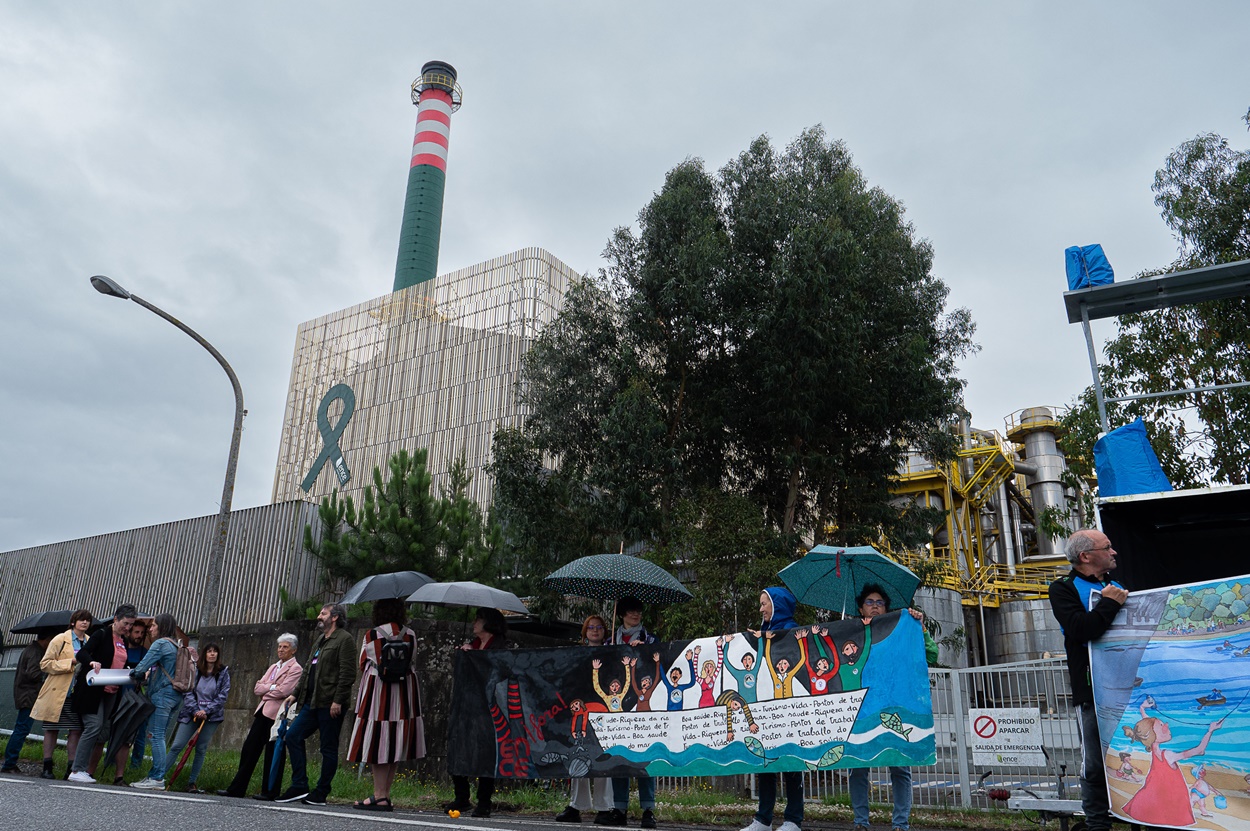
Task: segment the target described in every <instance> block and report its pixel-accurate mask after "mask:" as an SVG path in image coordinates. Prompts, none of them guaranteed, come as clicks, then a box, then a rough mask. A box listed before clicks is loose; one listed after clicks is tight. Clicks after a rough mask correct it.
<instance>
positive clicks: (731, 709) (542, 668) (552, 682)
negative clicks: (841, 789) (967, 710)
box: [448, 612, 936, 779]
mask: <svg viewBox="0 0 1250 831" xmlns="http://www.w3.org/2000/svg"><path fill="white" fill-rule="evenodd" d="M763 634H764V636H760V635H759V634H758V633H754V632H741V633H736V634H730V635H723V636H719V637H718V636H711V637H706V638H698V639H695V640H690V641H677V642H670V643H656V644H646V645H641V646H632V647H631V646H607V647H594V648H592V647H566V648H557V649H516V650H483V651H474V652H460V653H459V654H457V656H456V660H455V668H454V673H455V677H454V693H453V696H452V705H451V713H450V717H449V718H450V730H449V733H450V735H449V739H448V769H449V771H450V772H451V773H453V774H458V775H463V776H494V777H499V778H515V779H547V778H566V777H570V776H572V777H581V776H592V777H594V776H641V775H650V776H720V775H726V774H734V773H760V772H763V771H786V770H808V769H813V770H814V769H817V768H821V769H826V768H848V767H868V766H878V765H926V764H933V762H934V761H935V758H936V756H935V747H934V738H933V707H932V702H931V700H930V697H929V676H928V670H927V667H926V665H925V655H924V636H923V634H922V631H921V628H920V624H919V623H917V622H916V620H915V619H913V618H912V617H911V616H910V615H909V614H906V613H903V614H901V615H900V614H899V613H897V612H895V613H891V614H888V615H881V616H878V617H875V618H873V619H872V622H871V623H870V624H864V623H863V622H862V621H861V620H860V619H859V618H852V619H850V620H844V621H837V622H831V623H826V624H819V625H817V626H815V627H811V626H808V627H800V628H797V629H790V630H784V631H779V632H773V633H763ZM770 635H771V636H770Z"/></svg>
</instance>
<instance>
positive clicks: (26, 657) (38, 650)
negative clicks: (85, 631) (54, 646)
mask: <svg viewBox="0 0 1250 831" xmlns="http://www.w3.org/2000/svg"><path fill="white" fill-rule="evenodd" d="M50 640H52V633H51V632H40V633H39V634H38V635H37V636H36V637H35V640H34V641H33V642H32V643H30V644H29V645H28V646H27V647H26V648H25V649H23V650H22V657H20V658H18V659H17V672H15V673H14V674H13V706H14V707H16V708H17V720H16V721H14V722H13V735H11V736H9V743H8V745H7V746H6V747H5V748H4V767H2V768H0V773H17V757H18V756H20V755H21V753H22V743H23V742H25V741H26V735H27V734H28V733H29V732H30V728H31V727H32V726H34V721H32V720H31V717H30V708H31V707H34V706H35V699H36V698H38V697H39V689H40V688H41V687H42V686H43V670H41V669H40V668H39V662H40V661H41V660H43V653H44V652H46V651H47V649H48V641H50Z"/></svg>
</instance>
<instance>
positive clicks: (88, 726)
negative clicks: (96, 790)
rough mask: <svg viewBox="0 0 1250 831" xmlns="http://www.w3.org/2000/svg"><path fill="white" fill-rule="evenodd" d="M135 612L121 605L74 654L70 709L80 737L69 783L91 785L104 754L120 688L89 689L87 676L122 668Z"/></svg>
mask: <svg viewBox="0 0 1250 831" xmlns="http://www.w3.org/2000/svg"><path fill="white" fill-rule="evenodd" d="M138 615H139V613H138V612H137V611H135V607H134V606H131V605H129V604H126V603H123V604H122V605H121V606H118V607H117V611H116V612H114V613H113V624H112V625H111V626H102V627H101V628H99V629H97V630H96V631H95V633H94V634H92V635H91V637H89V638H87V642H86V643H85V644H83V647H82V649H80V650H79V651H78V677H77V679H76V683H75V685H74V709H75V710H76V711H77V712H78V714H79V715H81V716H82V723H83V730H82V736H81V737H79V739H78V749H77V750H76V751H75V752H74V765H73V772H72V773H70V775H69V781H71V782H80V783H84V782H85V783H88V784H95V777H94V776H92V773H94V772H95V768H96V765H97V764H98V763H99V761H100V756H101V755H102V754H103V753H104V745H105V744H106V743H107V742H108V739H109V734H110V728H111V727H112V722H113V707H114V706H115V705H116V703H117V691H118V690H119V689H121V688H120V687H115V686H112V685H109V686H106V687H93V686H91V685H90V684H88V683H87V673H88V672H91V671H92V670H98V669H122V668H124V667H125V666H126V636H127V635H129V634H130V626H131V624H133V623H134V622H135V618H136V617H138Z"/></svg>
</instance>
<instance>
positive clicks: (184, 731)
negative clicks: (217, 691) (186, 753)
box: [169, 721, 221, 785]
mask: <svg viewBox="0 0 1250 831" xmlns="http://www.w3.org/2000/svg"><path fill="white" fill-rule="evenodd" d="M220 726H221V722H220V721H208V722H205V723H204V729H203V730H200V737H199V738H198V739H196V740H195V759H193V760H192V762H191V774H190V777H189V778H188V779H187V784H188V785H194V784H195V779H196V777H198V776H199V775H200V768H202V767H204V757H205V756H206V755H207V754H208V745H209V742H211V741H212V740H213V734H214V733H216V732H217V728H218V727H220ZM199 728H200V725H199V724H198V723H197V722H194V721H189V722H187V723H186V724H183V723H182V722H179V723H178V729H177V730H176V731H174V743H173V744H171V745H170V746H169V758H170V759H177V758H178V754H179V753H181V752H182V751H183V748H185V747H186V746H187V742H189V741H191V737H192V736H194V735H195V731H196V730H199ZM175 764H177V762H175Z"/></svg>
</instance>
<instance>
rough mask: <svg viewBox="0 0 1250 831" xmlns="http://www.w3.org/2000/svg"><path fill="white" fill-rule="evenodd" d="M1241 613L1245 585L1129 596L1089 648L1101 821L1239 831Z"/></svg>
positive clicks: (1247, 617) (1242, 817)
mask: <svg viewBox="0 0 1250 831" xmlns="http://www.w3.org/2000/svg"><path fill="white" fill-rule="evenodd" d="M1094 602H1097V595H1095V596H1094V597H1093V598H1092V599H1091V603H1094ZM1248 604H1250V576H1247V577H1237V578H1229V579H1226V580H1217V581H1213V582H1203V583H1190V584H1188V585H1183V586H1174V587H1171V588H1165V589H1152V590H1148V591H1135V592H1133V593H1132V594H1130V595H1129V598H1128V602H1127V603H1125V605H1124V607H1123V608H1121V609H1120V611H1119V614H1118V615H1117V616H1116V619H1115V622H1114V623H1112V625H1111V628H1110V629H1108V630H1107V632H1106V633H1105V634H1104V635H1103V636H1102V637H1101V638H1099V639H1098V640H1097V641H1095V642H1094V643H1092V644H1091V645H1090V671H1091V676H1090V677H1091V680H1092V682H1093V686H1094V699H1095V702H1096V704H1097V713H1098V729H1099V733H1100V734H1101V736H1102V744H1103V748H1104V751H1105V757H1104V761H1105V763H1106V769H1107V789H1108V793H1109V796H1110V801H1111V810H1112V813H1114V814H1115V815H1116V816H1118V817H1120V818H1121V819H1123V820H1125V821H1126V822H1130V823H1140V824H1142V825H1149V826H1153V827H1156V828H1189V827H1193V826H1195V825H1198V826H1201V827H1203V828H1216V829H1230V830H1231V829H1238V831H1241V830H1242V829H1246V828H1250V605H1248Z"/></svg>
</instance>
